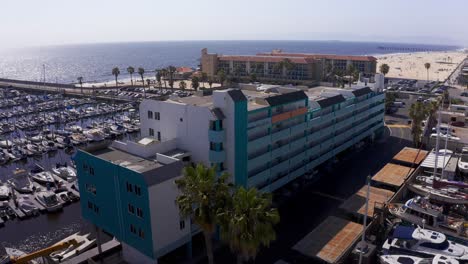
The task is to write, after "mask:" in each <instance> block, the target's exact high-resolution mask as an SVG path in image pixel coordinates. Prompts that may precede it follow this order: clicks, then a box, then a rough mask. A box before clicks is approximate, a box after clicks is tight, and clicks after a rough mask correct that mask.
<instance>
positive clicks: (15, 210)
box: [8, 200, 26, 219]
mask: <svg viewBox="0 0 468 264" xmlns="http://www.w3.org/2000/svg"><path fill="white" fill-rule="evenodd" d="M8 204H9V205H10V208H11V210H13V212H15V214H16V216H17V217H18V218H19V219H24V218H26V215H25V214H24V213H23V211H21V210H20V209H19V208H18V207H16V205H15V202H14V201H13V200H10V201H8Z"/></svg>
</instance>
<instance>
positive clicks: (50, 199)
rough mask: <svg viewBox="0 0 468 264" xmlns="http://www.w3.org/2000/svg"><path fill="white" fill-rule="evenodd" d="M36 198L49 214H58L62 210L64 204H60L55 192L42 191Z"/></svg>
mask: <svg viewBox="0 0 468 264" xmlns="http://www.w3.org/2000/svg"><path fill="white" fill-rule="evenodd" d="M34 197H35V198H36V200H37V201H38V202H39V203H40V204H41V205H42V206H44V207H45V208H46V209H47V212H56V211H59V210H61V209H62V203H60V201H59V200H58V198H57V195H56V194H55V193H54V192H51V191H40V192H37V193H36V194H35V195H34Z"/></svg>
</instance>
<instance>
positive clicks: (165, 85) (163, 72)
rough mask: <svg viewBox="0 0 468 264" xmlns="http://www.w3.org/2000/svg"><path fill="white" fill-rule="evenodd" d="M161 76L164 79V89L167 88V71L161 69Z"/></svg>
mask: <svg viewBox="0 0 468 264" xmlns="http://www.w3.org/2000/svg"><path fill="white" fill-rule="evenodd" d="M161 76H162V77H164V79H163V80H164V88H167V84H166V78H167V69H161Z"/></svg>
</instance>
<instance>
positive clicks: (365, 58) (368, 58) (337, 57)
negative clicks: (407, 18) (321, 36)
mask: <svg viewBox="0 0 468 264" xmlns="http://www.w3.org/2000/svg"><path fill="white" fill-rule="evenodd" d="M257 56H272V57H276V56H280V57H304V58H313V59H329V60H352V61H353V60H355V61H377V58H375V57H373V56H353V55H334V54H311V53H285V52H268V53H257Z"/></svg>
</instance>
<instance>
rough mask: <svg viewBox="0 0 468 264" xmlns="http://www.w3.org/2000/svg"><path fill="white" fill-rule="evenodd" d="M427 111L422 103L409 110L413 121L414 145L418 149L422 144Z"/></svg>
mask: <svg viewBox="0 0 468 264" xmlns="http://www.w3.org/2000/svg"><path fill="white" fill-rule="evenodd" d="M426 113H427V109H425V107H424V104H423V103H421V102H416V103H414V104H412V105H411V107H410V110H409V117H410V118H411V119H412V120H411V134H412V135H413V143H414V145H415V146H416V147H418V146H419V143H420V142H421V134H422V126H421V123H422V121H423V120H424V119H425V118H426Z"/></svg>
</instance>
